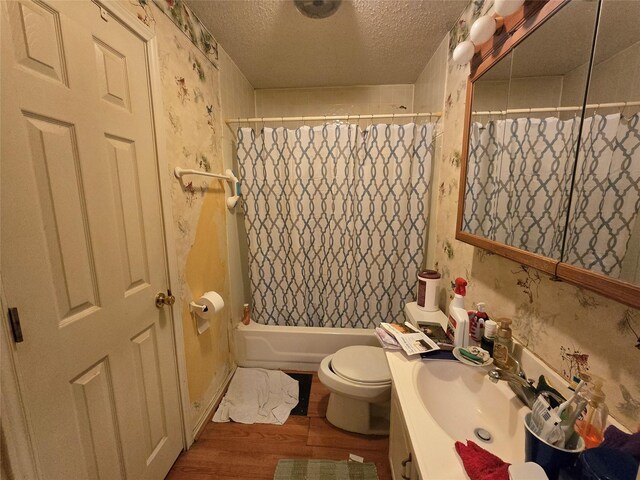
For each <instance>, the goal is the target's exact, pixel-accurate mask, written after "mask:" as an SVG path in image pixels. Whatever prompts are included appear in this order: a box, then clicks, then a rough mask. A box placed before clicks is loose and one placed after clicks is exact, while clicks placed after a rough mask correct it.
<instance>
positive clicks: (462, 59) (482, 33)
mask: <svg viewBox="0 0 640 480" xmlns="http://www.w3.org/2000/svg"><path fill="white" fill-rule="evenodd" d="M524 1H525V0H496V1H495V4H494V8H495V12H496V13H495V15H483V16H482V17H480V18H478V19H477V20H476V21H475V22H473V25H471V30H470V31H469V40H465V41H464V42H460V43H459V44H458V45H457V46H456V48H455V49H454V50H453V54H452V58H453V61H454V62H455V63H456V64H458V65H466V64H467V63H469V62H470V61H471V59H472V58H473V55H474V53H475V51H476V49H479V48H478V47H479V46H480V45H482V44H483V43H485V42H488V41H489V40H491V37H493V35H494V34H495V33H496V31H497V30H498V29H500V28H502V25H503V24H504V20H503V17H507V16H509V15H513V14H514V13H515V12H517V11H518V10H519V9H520V7H522V5H523V4H524Z"/></svg>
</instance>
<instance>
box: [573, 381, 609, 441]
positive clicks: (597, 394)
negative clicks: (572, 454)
mask: <svg viewBox="0 0 640 480" xmlns="http://www.w3.org/2000/svg"><path fill="white" fill-rule="evenodd" d="M580 378H582V379H583V380H584V381H585V382H587V390H586V392H585V393H582V396H583V397H584V398H585V399H586V400H587V401H588V402H589V403H587V410H586V413H585V414H584V416H583V418H581V419H579V420H577V421H576V431H577V432H578V433H579V434H580V436H581V437H582V439H583V440H584V443H585V446H586V447H587V448H593V447H597V446H598V445H600V444H601V443H602V440H603V439H604V430H605V428H606V426H607V417H608V416H609V409H608V408H607V405H606V404H605V403H604V400H605V394H604V392H603V391H602V386H603V385H604V380H603V379H602V378H600V377H598V376H597V375H593V374H591V373H587V372H580Z"/></svg>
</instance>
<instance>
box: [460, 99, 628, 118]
mask: <svg viewBox="0 0 640 480" xmlns="http://www.w3.org/2000/svg"><path fill="white" fill-rule="evenodd" d="M637 106H640V102H618V103H592V104H589V105H586V107H585V108H588V109H591V108H595V109H598V108H620V107H637ZM580 110H582V107H549V108H542V107H541V108H512V109H507V110H487V111H485V112H471V113H472V114H473V115H507V114H510V113H544V112H578V111H580Z"/></svg>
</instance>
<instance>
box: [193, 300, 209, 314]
mask: <svg viewBox="0 0 640 480" xmlns="http://www.w3.org/2000/svg"><path fill="white" fill-rule="evenodd" d="M189 311H190V312H191V313H193V312H195V311H199V312H202V313H204V312H207V311H209V307H207V306H206V305H198V304H197V303H196V302H190V303H189Z"/></svg>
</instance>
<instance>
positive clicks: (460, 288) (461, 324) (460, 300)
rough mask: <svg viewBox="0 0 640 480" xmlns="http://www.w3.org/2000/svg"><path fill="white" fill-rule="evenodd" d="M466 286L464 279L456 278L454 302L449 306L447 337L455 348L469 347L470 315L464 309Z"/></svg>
mask: <svg viewBox="0 0 640 480" xmlns="http://www.w3.org/2000/svg"><path fill="white" fill-rule="evenodd" d="M466 286H467V281H466V280H465V279H464V278H460V277H458V278H456V281H455V288H454V289H453V292H454V296H453V300H451V303H450V304H449V322H448V323H447V336H448V337H449V338H450V339H451V341H453V346H454V347H466V346H468V345H469V314H468V313H467V311H466V310H465V308H464V296H465V295H466V294H467V289H466Z"/></svg>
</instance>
